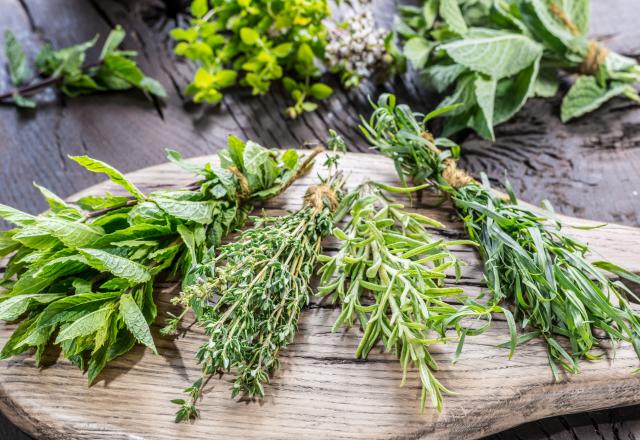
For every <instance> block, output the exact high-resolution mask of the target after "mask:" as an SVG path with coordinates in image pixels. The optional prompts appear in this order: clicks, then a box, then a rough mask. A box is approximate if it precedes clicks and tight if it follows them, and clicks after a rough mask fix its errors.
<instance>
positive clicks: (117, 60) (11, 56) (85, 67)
mask: <svg viewBox="0 0 640 440" xmlns="http://www.w3.org/2000/svg"><path fill="white" fill-rule="evenodd" d="M125 36H126V33H125V31H124V30H123V29H122V28H121V27H120V26H117V27H116V28H115V29H114V30H112V31H111V32H110V33H109V35H108V36H107V39H106V40H105V42H104V45H103V46H102V50H101V52H100V55H99V57H98V61H96V62H94V63H85V60H86V53H87V51H88V50H89V49H91V48H92V47H94V46H95V45H96V42H97V41H98V35H96V36H95V37H94V38H92V39H91V40H89V41H86V42H84V43H81V44H78V45H75V46H70V47H65V48H64V49H59V50H54V49H53V48H52V47H51V45H50V44H48V43H47V44H45V45H44V46H43V47H42V49H41V50H40V52H39V53H38V56H37V57H36V60H35V66H36V74H34V72H33V70H32V69H31V67H29V63H28V60H27V56H26V54H25V53H24V50H23V49H22V46H21V44H20V43H19V42H18V40H17V39H16V37H15V35H14V34H13V33H12V32H11V31H8V30H7V31H5V34H4V45H5V54H6V56H7V66H8V69H9V77H10V79H11V83H12V85H13V86H14V90H11V91H9V92H7V93H4V94H0V101H4V100H7V99H11V100H13V102H14V103H15V104H16V105H17V106H19V107H29V108H33V107H35V106H36V101H35V100H34V99H32V98H30V96H31V95H33V94H35V93H38V92H40V91H42V90H43V89H45V88H47V87H57V88H58V89H60V91H61V92H62V93H64V94H65V95H67V96H78V95H87V94H91V93H96V92H103V91H108V90H128V89H131V88H136V89H139V90H141V91H142V92H143V93H144V94H145V95H147V96H150V95H153V96H157V97H160V98H164V97H166V95H167V94H166V92H165V90H164V88H163V87H162V85H161V84H160V83H159V82H158V81H156V80H155V79H153V78H151V77H149V76H146V75H145V74H144V72H142V70H140V68H139V67H138V65H137V64H136V62H135V57H136V55H137V53H136V52H133V51H130V50H121V49H119V47H120V45H121V44H122V41H123V40H124V38H125Z"/></svg>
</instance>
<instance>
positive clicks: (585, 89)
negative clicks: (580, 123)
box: [560, 76, 627, 122]
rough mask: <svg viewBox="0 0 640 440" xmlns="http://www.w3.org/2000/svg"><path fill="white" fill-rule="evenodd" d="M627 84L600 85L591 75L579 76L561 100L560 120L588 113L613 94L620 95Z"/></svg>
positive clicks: (613, 95)
mask: <svg viewBox="0 0 640 440" xmlns="http://www.w3.org/2000/svg"><path fill="white" fill-rule="evenodd" d="M626 89H627V86H626V85H625V84H622V83H615V84H612V85H609V86H605V87H601V86H600V85H599V84H598V81H597V80H596V78H595V77H593V76H581V77H579V78H578V79H577V80H576V82H575V83H574V84H573V86H572V87H571V88H570V89H569V92H567V94H566V95H565V97H564V99H563V100H562V106H561V108H560V117H561V119H562V122H567V121H570V120H571V119H574V118H577V117H579V116H582V115H584V114H586V113H589V112H591V111H593V110H595V109H597V108H598V107H600V106H601V105H602V104H604V103H605V102H607V101H608V100H610V99H611V98H613V97H615V96H619V95H622V94H623V93H624V92H625V91H626Z"/></svg>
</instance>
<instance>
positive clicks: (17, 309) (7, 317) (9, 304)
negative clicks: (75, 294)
mask: <svg viewBox="0 0 640 440" xmlns="http://www.w3.org/2000/svg"><path fill="white" fill-rule="evenodd" d="M63 296H65V294H64V293H33V294H27V295H16V296H12V297H10V298H9V299H7V300H5V301H3V302H2V303H0V319H2V320H4V321H14V320H16V319H18V318H19V317H20V316H22V314H24V312H26V311H27V310H28V309H29V306H30V305H31V304H32V303H34V302H35V303H38V304H47V303H50V302H52V301H55V300H56V299H59V298H61V297H63Z"/></svg>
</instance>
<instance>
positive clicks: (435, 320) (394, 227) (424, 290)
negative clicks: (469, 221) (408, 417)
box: [318, 183, 515, 411]
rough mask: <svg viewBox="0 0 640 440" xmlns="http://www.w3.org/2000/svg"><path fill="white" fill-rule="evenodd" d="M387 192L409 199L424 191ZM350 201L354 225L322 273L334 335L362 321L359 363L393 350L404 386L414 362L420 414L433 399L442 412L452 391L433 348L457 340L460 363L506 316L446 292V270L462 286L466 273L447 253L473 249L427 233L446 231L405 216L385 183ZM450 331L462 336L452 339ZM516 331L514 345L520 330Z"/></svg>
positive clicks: (341, 235)
mask: <svg viewBox="0 0 640 440" xmlns="http://www.w3.org/2000/svg"><path fill="white" fill-rule="evenodd" d="M425 186H426V185H425ZM383 188H384V189H385V190H392V191H402V192H407V191H409V190H418V189H420V188H422V187H417V188H410V189H401V188H393V187H388V186H386V185H385V186H383ZM345 202H347V203H348V204H350V205H351V208H350V213H351V219H350V220H349V222H348V223H347V225H346V228H345V230H344V231H343V230H341V229H338V228H336V229H334V235H335V237H336V238H337V239H338V240H339V241H340V248H339V251H338V252H337V254H336V255H334V256H331V257H330V256H322V257H321V260H322V261H323V262H324V265H323V266H322V268H321V269H320V271H319V272H320V274H321V279H320V287H319V288H318V292H319V293H318V294H319V295H320V296H327V295H332V296H333V299H334V300H339V301H340V303H341V306H342V311H341V313H340V315H339V316H338V318H337V320H336V322H335V324H334V327H333V329H334V331H335V330H336V329H337V328H339V327H340V326H341V325H343V324H347V325H348V326H351V325H352V324H353V321H354V318H357V319H358V321H359V322H360V325H361V327H362V328H363V330H364V334H363V336H362V338H361V340H360V343H359V345H358V348H357V350H356V354H355V355H356V357H357V358H366V357H367V356H368V354H369V352H370V351H371V349H372V348H373V347H374V345H375V344H376V343H377V342H378V341H379V340H381V341H382V343H383V345H384V347H385V348H386V350H387V351H392V350H393V351H395V352H396V353H397V355H398V357H399V360H400V364H401V365H402V369H403V377H402V383H404V382H405V379H406V376H407V372H408V369H409V367H410V366H411V364H412V363H413V364H415V366H416V368H417V369H418V374H419V377H420V380H421V382H422V395H421V399H420V409H421V411H423V410H424V406H425V403H426V400H427V397H429V398H430V399H431V403H432V405H433V406H434V407H435V408H436V409H437V410H438V411H440V410H441V409H442V394H443V393H446V394H450V393H451V392H450V391H449V390H448V389H447V388H446V387H444V386H443V385H442V383H440V382H439V381H438V380H437V378H436V377H435V376H434V371H436V370H437V369H438V365H437V363H436V361H435V359H434V358H433V356H432V355H431V353H430V352H429V346H431V345H433V344H439V343H443V342H447V341H449V340H455V339H458V340H459V343H458V348H457V350H456V358H455V359H457V357H458V356H459V355H460V352H461V350H462V346H463V344H464V340H465V336H466V335H469V336H471V335H477V334H480V333H482V332H483V331H484V330H486V329H487V328H488V327H489V325H490V323H491V313H492V312H501V311H502V309H501V308H500V307H498V306H495V305H489V306H488V307H486V306H484V305H481V304H479V303H476V302H474V301H472V300H470V299H469V298H466V297H464V296H463V295H462V294H463V289H462V288H460V287H446V286H445V285H444V281H445V278H446V276H447V272H446V271H447V269H449V268H451V267H453V268H455V274H456V279H458V278H459V274H460V261H459V260H458V259H457V258H456V257H455V256H454V255H453V254H452V253H451V252H450V251H449V250H448V247H450V246H456V245H464V244H475V243H473V242H470V241H468V240H454V241H445V240H443V239H436V238H435V237H433V235H432V233H431V232H430V230H429V228H442V227H443V225H442V224H440V223H439V222H437V221H435V220H433V219H431V218H429V217H426V216H424V215H421V214H419V213H416V212H408V211H405V210H404V209H403V206H402V205H400V204H398V203H395V202H393V201H392V200H390V199H388V198H387V197H386V196H385V195H384V194H383V192H382V191H381V185H380V184H375V183H366V184H363V185H362V186H360V187H358V188H357V189H356V190H355V191H353V192H352V193H350V194H349V195H348V196H346V197H345ZM369 293H370V295H368V294H369ZM452 302H453V303H454V304H452ZM460 303H462V304H463V305H461V304H460ZM508 316H509V317H511V316H510V315H508ZM463 321H464V322H463ZM511 323H512V324H513V321H512V320H511ZM451 328H454V329H455V331H456V337H452V336H447V334H446V333H447V330H448V329H451ZM512 329H513V330H514V333H513V337H514V338H515V324H513V325H512ZM434 333H435V334H436V335H437V336H436V337H434V336H433V334H434ZM514 341H515V339H514ZM455 359H454V362H455Z"/></svg>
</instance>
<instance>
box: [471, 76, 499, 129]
mask: <svg viewBox="0 0 640 440" xmlns="http://www.w3.org/2000/svg"><path fill="white" fill-rule="evenodd" d="M473 85H474V92H475V96H476V101H477V103H478V106H479V107H480V110H481V111H482V116H483V118H482V121H478V122H479V123H480V124H482V126H483V128H482V129H480V130H478V132H479V133H480V134H481V135H482V136H484V137H487V138H489V139H491V140H494V139H495V136H494V134H493V110H494V105H495V99H496V80H495V79H491V78H486V77H483V76H482V75H477V76H476V79H475V81H474V83H473Z"/></svg>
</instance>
